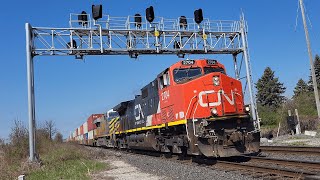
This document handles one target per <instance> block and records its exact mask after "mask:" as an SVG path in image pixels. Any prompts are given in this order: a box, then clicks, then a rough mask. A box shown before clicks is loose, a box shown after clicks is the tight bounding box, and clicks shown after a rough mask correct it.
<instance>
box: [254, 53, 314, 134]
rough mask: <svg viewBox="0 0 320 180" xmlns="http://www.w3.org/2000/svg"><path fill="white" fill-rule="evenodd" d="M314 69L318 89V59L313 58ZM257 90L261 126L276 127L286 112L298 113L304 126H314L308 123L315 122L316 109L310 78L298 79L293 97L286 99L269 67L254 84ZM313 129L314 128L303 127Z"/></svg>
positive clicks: (280, 85) (283, 118)
mask: <svg viewBox="0 0 320 180" xmlns="http://www.w3.org/2000/svg"><path fill="white" fill-rule="evenodd" d="M314 68H315V74H316V80H317V81H316V82H317V87H318V88H319V89H320V57H319V55H316V56H315V59H314ZM255 87H256V89H257V93H256V100H257V108H258V112H259V117H260V118H261V125H262V126H271V127H272V126H276V125H277V124H278V123H279V122H282V121H284V120H285V119H286V116H287V114H288V110H291V111H292V112H294V109H297V110H298V111H299V117H300V119H301V120H302V121H307V122H308V123H306V124H305V126H316V125H315V124H314V123H313V124H310V122H313V121H316V119H317V109H316V103H315V98H314V91H313V83H312V77H311V76H309V80H308V81H304V80H303V79H302V78H300V79H299V80H298V82H297V84H296V86H295V88H294V90H293V96H292V97H291V98H287V97H285V96H284V93H285V91H286V87H285V86H284V84H283V83H281V82H280V80H279V78H278V77H276V76H275V71H273V70H272V69H271V68H270V67H267V68H266V69H265V70H264V73H263V75H262V76H261V78H259V79H258V81H257V82H256V83H255ZM305 128H308V129H313V128H316V127H313V128H312V127H305Z"/></svg>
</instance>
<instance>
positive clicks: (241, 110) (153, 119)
mask: <svg viewBox="0 0 320 180" xmlns="http://www.w3.org/2000/svg"><path fill="white" fill-rule="evenodd" d="M110 112H112V113H113V116H112V117H109V113H110ZM114 114H116V115H114ZM103 121H105V122H106V124H107V125H106V128H105V129H104V130H103V133H102V134H101V131H99V132H100V134H95V135H94V141H95V142H96V143H95V144H94V145H97V146H109V147H118V148H129V149H145V150H153V151H161V152H172V153H186V154H192V155H204V156H207V157H226V156H235V155H241V154H249V153H256V152H258V151H259V145H260V134H259V132H257V131H255V128H254V126H253V122H252V119H251V118H250V112H249V108H246V107H245V105H244V97H243V92H242V85H241V82H240V81H239V80H236V79H234V78H232V77H229V76H228V75H227V74H226V70H225V68H224V66H223V65H222V64H220V63H219V62H218V61H216V60H210V59H201V60H183V61H179V62H177V63H175V64H174V65H172V66H170V67H169V68H167V69H165V70H164V71H163V72H161V73H160V74H159V75H158V76H157V77H156V78H155V79H154V80H153V81H152V82H150V83H149V84H148V85H146V86H145V87H143V88H142V89H141V95H137V96H136V97H135V99H133V100H130V101H126V102H121V103H120V104H118V105H117V106H115V107H114V108H113V110H111V111H108V113H106V114H105V116H103V119H101V120H99V124H100V123H101V122H103ZM94 122H96V123H97V122H98V120H96V121H94ZM96 128H97V130H99V128H101V126H100V125H98V124H97V126H96Z"/></svg>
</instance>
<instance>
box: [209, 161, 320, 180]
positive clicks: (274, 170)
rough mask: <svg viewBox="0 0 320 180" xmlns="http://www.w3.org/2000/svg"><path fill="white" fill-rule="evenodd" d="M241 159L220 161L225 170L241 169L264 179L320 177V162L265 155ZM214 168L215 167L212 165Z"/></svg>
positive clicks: (245, 173) (219, 165) (218, 164)
mask: <svg viewBox="0 0 320 180" xmlns="http://www.w3.org/2000/svg"><path fill="white" fill-rule="evenodd" d="M239 159H241V160H240V161H243V160H245V159H247V160H246V162H229V161H218V162H217V167H218V168H222V169H224V170H225V171H239V172H240V173H241V174H243V175H249V176H252V177H255V178H263V179H320V174H318V173H320V162H308V161H293V160H284V159H274V158H264V157H248V156H244V157H239ZM212 168H214V167H212Z"/></svg>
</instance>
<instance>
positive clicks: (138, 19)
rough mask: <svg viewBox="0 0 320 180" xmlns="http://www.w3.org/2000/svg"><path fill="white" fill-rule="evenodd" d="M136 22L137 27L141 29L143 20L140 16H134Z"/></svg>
mask: <svg viewBox="0 0 320 180" xmlns="http://www.w3.org/2000/svg"><path fill="white" fill-rule="evenodd" d="M134 22H135V26H136V27H138V28H140V27H141V22H142V18H141V15H140V14H135V15H134Z"/></svg>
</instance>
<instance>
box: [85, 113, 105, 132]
mask: <svg viewBox="0 0 320 180" xmlns="http://www.w3.org/2000/svg"><path fill="white" fill-rule="evenodd" d="M102 116H103V114H92V115H91V116H89V118H88V120H87V122H88V131H91V130H94V129H96V128H97V126H96V124H94V123H93V122H94V120H96V119H98V118H100V117H102Z"/></svg>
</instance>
